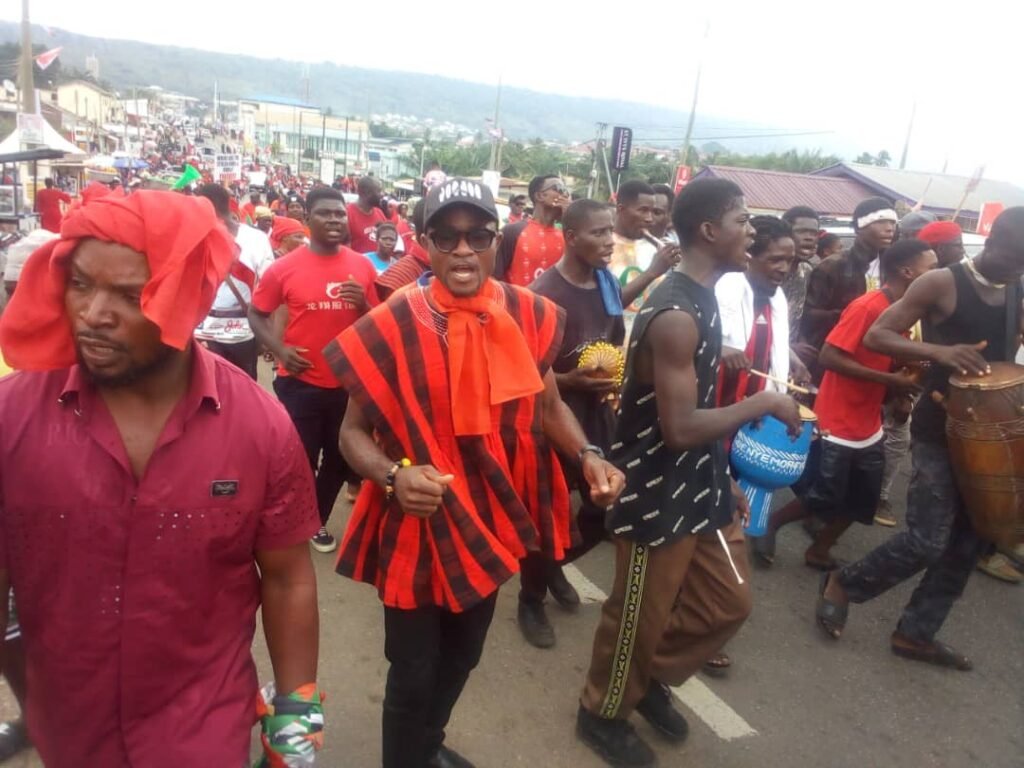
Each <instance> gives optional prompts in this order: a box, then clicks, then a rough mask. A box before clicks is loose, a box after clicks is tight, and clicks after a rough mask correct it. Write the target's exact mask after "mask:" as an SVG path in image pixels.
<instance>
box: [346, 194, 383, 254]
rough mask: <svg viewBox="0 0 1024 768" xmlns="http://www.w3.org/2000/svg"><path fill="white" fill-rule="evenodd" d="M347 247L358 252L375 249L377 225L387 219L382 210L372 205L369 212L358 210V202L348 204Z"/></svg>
mask: <svg viewBox="0 0 1024 768" xmlns="http://www.w3.org/2000/svg"><path fill="white" fill-rule="evenodd" d="M347 210H348V231H349V237H350V242H349V247H350V248H352V250H353V251H358V252H359V253H369V252H370V251H376V250H377V225H378V224H379V223H380V222H382V221H387V217H386V216H385V215H384V211H382V210H381V209H380V208H377V207H376V206H374V207H373V208H371V209H370V212H369V213H363V212H362V211H361V210H359V204H358V203H349V204H348V208H347Z"/></svg>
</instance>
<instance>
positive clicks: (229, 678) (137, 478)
mask: <svg viewBox="0 0 1024 768" xmlns="http://www.w3.org/2000/svg"><path fill="white" fill-rule="evenodd" d="M233 259H234V246H233V244H232V242H231V238H230V236H229V235H228V234H227V232H226V231H225V230H224V228H223V225H221V224H220V223H219V222H218V221H217V219H216V216H215V214H214V211H213V207H212V206H211V205H210V203H209V202H208V201H206V200H203V199H200V198H195V197H186V196H183V195H177V194H173V193H169V192H139V193H136V194H134V195H131V196H130V197H127V198H123V197H118V198H114V197H112V196H111V197H108V198H102V199H100V200H97V201H95V202H93V203H91V204H89V205H86V206H83V207H81V208H79V209H78V210H76V211H74V212H73V213H71V214H70V215H69V217H68V220H67V221H66V222H65V223H64V227H63V236H62V238H61V239H59V240H55V241H53V242H52V243H50V244H48V245H47V246H45V247H44V248H42V249H40V250H38V251H36V252H35V253H34V254H33V256H32V257H31V258H30V259H29V261H28V263H27V264H26V265H25V268H24V270H23V272H22V276H21V280H20V281H19V286H18V291H17V292H16V294H15V296H14V298H13V299H12V301H11V304H10V305H8V307H7V310H6V311H5V312H4V315H3V318H2V320H0V344H2V346H3V348H4V351H5V355H6V356H7V358H8V359H9V360H10V362H11V363H12V364H13V365H14V366H15V367H17V368H18V369H19V370H20V371H21V372H20V373H17V374H14V375H12V376H9V377H7V378H6V379H4V380H3V381H2V382H0V421H2V423H3V425H4V429H3V433H2V435H0V478H2V480H0V498H2V511H3V515H2V517H0V594H6V592H7V590H8V587H9V586H13V588H14V591H15V593H16V595H17V599H18V603H19V604H18V613H19V619H20V621H21V627H22V631H23V634H24V638H25V648H26V660H27V668H28V678H29V680H30V685H29V693H28V702H27V719H28V727H29V732H30V734H31V736H32V740H33V743H34V744H35V745H36V746H37V748H38V750H39V753H40V755H41V757H42V759H43V761H44V762H45V764H46V765H47V766H49V767H50V768H74V767H76V766H84V765H90V766H112V767H113V766H129V765H132V766H147V768H172V767H176V766H181V765H218V766H220V765H223V766H241V765H243V764H245V763H246V761H247V760H248V757H249V746H250V739H251V729H252V725H253V722H254V707H253V704H254V702H255V701H256V697H257V677H256V667H255V664H254V663H253V659H252V655H251V645H252V638H253V634H254V631H255V627H256V611H257V608H259V606H260V604H261V603H262V606H263V625H264V633H265V635H266V639H267V645H268V649H269V651H270V656H271V661H272V663H273V667H274V674H275V686H276V690H277V691H280V692H281V693H282V694H286V692H293V693H291V695H282V696H279V697H275V698H274V701H273V703H274V705H275V707H276V708H277V711H278V712H281V711H283V710H284V709H285V708H286V705H287V706H290V707H295V708H298V709H301V711H302V713H303V715H302V716H303V717H305V718H306V719H307V720H309V721H313V720H317V722H318V723H319V724H320V725H319V728H321V729H322V711H318V710H320V704H319V700H320V699H319V695H318V694H316V691H315V682H314V681H315V679H316V663H317V645H318V617H317V598H316V580H315V574H314V572H313V569H312V565H311V562H310V558H309V549H308V546H307V544H306V540H307V539H308V537H309V535H310V534H311V532H312V531H315V530H316V526H317V521H316V515H315V511H314V503H313V488H312V479H311V477H310V473H309V469H308V467H307V464H306V461H305V456H304V454H303V451H302V446H301V444H300V442H299V439H298V436H297V435H296V434H295V430H294V429H293V428H292V426H291V424H290V423H289V421H288V417H287V415H286V414H285V413H284V410H283V409H282V408H281V407H280V406H279V405H278V404H276V403H275V402H274V401H273V399H272V398H271V397H269V396H268V395H267V394H266V393H265V392H263V390H261V389H260V388H259V387H258V386H257V385H256V384H255V382H253V381H252V380H251V379H249V378H248V377H247V376H245V374H244V373H242V372H241V371H239V370H238V369H236V368H235V367H234V366H232V365H231V364H230V363H227V362H226V361H224V360H222V359H221V358H219V357H217V356H215V355H213V354H211V353H209V352H207V351H205V350H203V349H201V348H200V347H198V346H197V345H195V344H194V343H193V342H192V339H191V328H193V327H194V326H195V325H196V324H197V322H198V321H199V320H200V319H201V318H202V317H203V316H204V315H205V314H206V312H207V311H208V310H209V307H210V304H211V302H212V299H213V296H214V293H215V291H216V286H217V284H218V283H219V281H220V280H221V279H223V277H224V275H225V274H226V272H227V270H228V269H229V267H230V265H231V262H232V261H233ZM76 358H77V360H78V362H77V363H75V362H74V361H75V359H76ZM55 467H59V468H60V469H59V482H56V481H55V476H54V474H53V472H54V468H55ZM5 613H6V601H3V605H2V606H0V614H5ZM4 619H6V616H0V625H2V622H3V620H4ZM300 692H301V693H300ZM293 711H294V710H293ZM268 722H270V721H269V720H265V725H266V723H268ZM294 725H295V726H296V728H297V730H300V731H303V738H302V739H301V744H299V745H298V746H297V747H296V748H299V747H301V748H302V749H303V750H305V751H306V752H308V753H312V751H313V749H314V743H315V742H316V741H317V740H318V739H319V738H322V733H314V732H313V731H314V730H316V729H314V728H312V727H307V728H304V727H303V726H302V724H301V723H298V722H296V723H295V724H294ZM307 736H308V740H307V739H306V737H307ZM268 741H269V740H268ZM297 744H298V743H297Z"/></svg>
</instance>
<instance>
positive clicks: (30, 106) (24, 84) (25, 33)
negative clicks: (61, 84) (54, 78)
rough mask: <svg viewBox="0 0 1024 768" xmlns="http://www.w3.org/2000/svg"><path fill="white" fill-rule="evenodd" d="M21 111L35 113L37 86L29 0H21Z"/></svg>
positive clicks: (27, 113) (29, 113)
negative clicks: (29, 17) (33, 65)
mask: <svg viewBox="0 0 1024 768" xmlns="http://www.w3.org/2000/svg"><path fill="white" fill-rule="evenodd" d="M19 74H20V77H21V111H22V112H24V113H25V114H26V115H31V114H35V111H36V88H35V81H34V80H33V76H32V25H31V24H29V21H28V0H21V71H20V73H19Z"/></svg>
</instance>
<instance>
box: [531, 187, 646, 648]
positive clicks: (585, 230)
mask: <svg viewBox="0 0 1024 768" xmlns="http://www.w3.org/2000/svg"><path fill="white" fill-rule="evenodd" d="M613 227H614V217H613V209H612V208H611V206H609V205H607V204H606V203H599V202H596V201H594V200H577V201H576V202H574V203H572V204H571V205H570V206H568V208H567V209H566V211H565V214H564V215H563V217H562V233H563V235H564V238H565V243H564V251H563V253H562V257H561V259H560V260H559V261H558V262H556V263H555V265H554V266H553V267H552V268H551V269H549V270H547V271H546V272H544V273H543V274H542V275H541V276H540V277H538V278H537V279H536V280H534V281H533V283H532V284H531V285H530V286H529V287H530V290H531V291H533V292H534V293H537V294H539V295H541V296H544V297H546V298H548V299H551V301H553V302H554V303H555V304H557V305H558V306H560V307H562V309H564V310H565V334H564V335H563V336H562V345H561V348H560V349H559V350H558V354H557V356H556V357H555V359H554V362H553V363H552V364H551V369H552V370H553V371H554V372H555V381H556V382H557V383H558V392H559V394H560V395H561V396H562V400H563V402H565V404H566V405H567V406H569V409H570V410H571V411H572V412H573V415H575V416H576V420H577V421H579V423H580V426H581V427H583V432H584V434H585V435H586V436H587V439H588V440H590V441H591V442H592V443H593V444H594V445H596V446H597V447H598V448H600V449H601V451H607V450H608V448H609V446H610V445H611V437H612V429H613V427H614V424H615V413H614V409H613V405H612V403H611V402H610V400H609V399H608V396H609V395H610V394H611V393H612V392H613V391H614V390H615V389H616V386H617V383H616V381H615V380H614V379H612V378H598V377H595V376H594V373H595V371H594V370H593V369H591V368H587V367H580V366H579V364H578V363H579V359H580V353H581V351H582V350H583V349H585V348H586V347H587V346H589V345H591V344H594V343H600V342H604V343H607V344H610V345H614V347H615V348H616V349H615V350H614V352H615V353H616V354H621V353H619V352H618V349H617V348H618V347H619V346H621V345H622V342H623V339H624V338H625V335H626V326H625V324H624V322H623V319H622V304H623V302H622V291H621V289H620V288H619V281H618V280H616V279H615V277H614V276H613V275H612V274H611V272H610V271H609V270H608V261H609V259H610V258H611V254H612V248H613V247H614V242H615V241H614V239H613V238H612V232H613ZM568 458H569V459H570V461H568V462H564V464H563V466H562V467H560V468H558V469H559V470H565V475H566V478H565V479H566V482H567V483H568V485H569V488H570V489H575V490H579V492H580V494H581V496H582V505H581V506H580V508H579V513H578V515H577V518H576V519H577V524H578V527H579V531H580V536H581V539H582V540H581V542H580V543H579V544H577V545H576V546H574V547H573V548H572V549H571V550H569V551H568V552H567V553H566V557H565V560H564V561H563V562H571V561H572V560H575V559H576V558H577V557H581V556H582V555H584V554H585V553H587V552H588V551H590V549H592V548H593V547H594V546H596V545H597V544H598V543H599V542H601V541H602V540H603V539H604V538H605V531H604V508H603V507H597V506H595V505H594V504H593V503H592V502H591V501H590V494H589V493H588V491H587V490H586V484H585V483H582V482H581V481H582V476H581V474H580V471H579V469H578V465H577V463H576V461H574V459H575V457H568ZM520 584H521V588H520V591H519V611H518V621H519V629H520V630H521V631H522V633H523V637H525V638H526V641H527V642H528V643H530V645H533V646H535V647H537V648H550V647H551V646H553V645H554V644H555V630H554V628H553V627H552V626H551V622H550V621H549V620H548V617H547V613H546V612H545V610H544V598H545V596H546V595H547V593H548V592H550V593H551V597H553V598H554V600H555V602H556V603H558V604H559V605H560V606H561V607H562V608H563V609H565V610H568V611H575V610H576V609H577V608H578V607H579V604H580V598H579V595H578V594H577V593H576V590H575V589H574V588H573V586H572V585H571V584H570V583H569V582H568V580H567V579H566V578H565V574H564V573H563V572H562V568H561V565H560V564H559V563H555V562H553V561H551V560H549V559H546V558H545V557H544V556H543V555H542V554H541V553H540V552H532V553H530V554H529V555H527V557H526V558H525V559H524V560H523V561H522V562H521V564H520Z"/></svg>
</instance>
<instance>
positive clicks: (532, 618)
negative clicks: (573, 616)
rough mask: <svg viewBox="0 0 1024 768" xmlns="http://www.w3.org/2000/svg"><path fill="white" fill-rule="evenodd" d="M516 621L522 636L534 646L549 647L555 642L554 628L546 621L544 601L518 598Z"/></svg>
mask: <svg viewBox="0 0 1024 768" xmlns="http://www.w3.org/2000/svg"><path fill="white" fill-rule="evenodd" d="M518 621H519V629H520V630H521V631H522V633H523V637H525V638H526V642H528V643H529V644H530V645H532V646H533V647H534V648H551V647H552V646H553V645H554V644H555V628H554V627H552V626H551V622H550V621H548V615H547V613H546V612H545V611H544V603H534V602H527V601H526V600H520V601H519V613H518Z"/></svg>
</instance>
